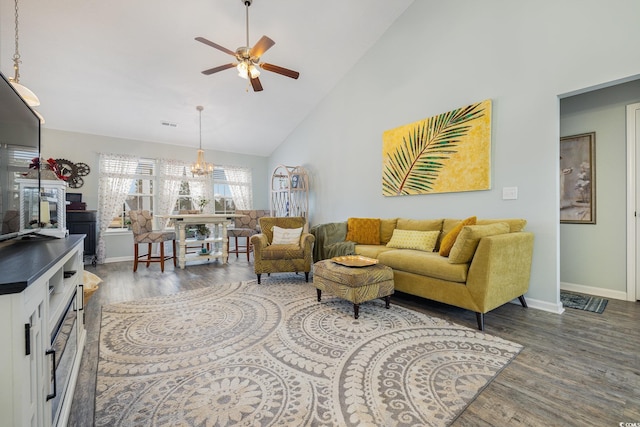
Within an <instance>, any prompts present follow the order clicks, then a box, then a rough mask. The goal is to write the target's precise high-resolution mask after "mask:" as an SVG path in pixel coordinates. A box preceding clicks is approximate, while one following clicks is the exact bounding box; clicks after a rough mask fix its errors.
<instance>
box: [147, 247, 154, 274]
mask: <svg viewBox="0 0 640 427" xmlns="http://www.w3.org/2000/svg"><path fill="white" fill-rule="evenodd" d="M151 249H153V246H151V243H149V250H148V252H147V268H149V265H151Z"/></svg>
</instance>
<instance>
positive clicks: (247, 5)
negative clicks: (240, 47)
mask: <svg viewBox="0 0 640 427" xmlns="http://www.w3.org/2000/svg"><path fill="white" fill-rule="evenodd" d="M17 1H18V0H16V2H17ZM17 4H18V3H16V5H17ZM250 4H251V2H250V1H245V2H244V5H245V7H246V10H247V48H248V47H249V5H250ZM16 7H17V6H16Z"/></svg>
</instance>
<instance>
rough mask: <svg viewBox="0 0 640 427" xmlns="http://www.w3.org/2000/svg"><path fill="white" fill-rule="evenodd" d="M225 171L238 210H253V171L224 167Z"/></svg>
mask: <svg viewBox="0 0 640 427" xmlns="http://www.w3.org/2000/svg"><path fill="white" fill-rule="evenodd" d="M223 169H224V173H225V175H226V177H227V183H228V184H229V190H230V191H231V197H233V203H234V204H235V205H236V209H240V210H245V209H252V208H253V192H252V190H251V188H252V182H251V169H249V168H242V167H237V166H224V167H223Z"/></svg>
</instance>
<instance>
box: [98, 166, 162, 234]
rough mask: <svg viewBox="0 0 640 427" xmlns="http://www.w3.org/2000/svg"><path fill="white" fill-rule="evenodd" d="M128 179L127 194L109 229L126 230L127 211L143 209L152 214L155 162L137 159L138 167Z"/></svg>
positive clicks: (129, 222) (128, 221) (127, 221)
mask: <svg viewBox="0 0 640 427" xmlns="http://www.w3.org/2000/svg"><path fill="white" fill-rule="evenodd" d="M129 178H130V179H131V180H132V182H131V185H130V186H129V192H128V194H127V196H126V199H125V201H124V203H123V204H122V208H121V209H120V210H119V211H118V213H117V215H115V216H114V217H113V219H112V220H111V223H110V225H109V228H127V227H128V226H129V224H131V221H130V219H129V216H128V215H127V211H130V210H140V209H145V210H148V211H150V212H153V208H154V203H153V200H154V188H155V180H156V162H155V161H154V160H152V159H138V166H137V168H136V170H135V172H134V173H132V174H130V175H129Z"/></svg>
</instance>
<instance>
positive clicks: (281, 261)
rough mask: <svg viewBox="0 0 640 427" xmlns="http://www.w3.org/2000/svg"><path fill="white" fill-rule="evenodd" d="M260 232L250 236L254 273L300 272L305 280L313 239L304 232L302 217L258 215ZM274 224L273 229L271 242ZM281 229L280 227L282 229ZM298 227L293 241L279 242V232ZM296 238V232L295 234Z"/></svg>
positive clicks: (309, 269)
mask: <svg viewBox="0 0 640 427" xmlns="http://www.w3.org/2000/svg"><path fill="white" fill-rule="evenodd" d="M259 222H260V229H261V233H260V234H255V235H253V236H251V244H252V245H253V247H254V264H253V267H254V270H255V273H256V276H258V283H260V276H261V275H262V274H263V273H267V274H268V275H270V274H271V273H285V272H292V273H294V272H295V273H298V272H304V276H305V280H306V281H307V282H308V281H309V272H310V271H311V265H312V264H313V242H314V241H315V237H313V235H311V234H309V233H305V232H304V228H305V224H306V222H307V221H306V219H305V218H304V217H299V216H298V217H262V218H260V219H259ZM274 227H278V228H279V229H280V230H277V232H276V237H277V238H276V240H275V241H274ZM283 229H284V230H283ZM297 229H301V231H300V235H299V236H300V237H299V238H296V239H295V241H290V242H285V243H282V241H283V240H279V238H281V236H280V234H284V235H291V234H295V232H294V230H297ZM295 236H296V237H297V235H295Z"/></svg>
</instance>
